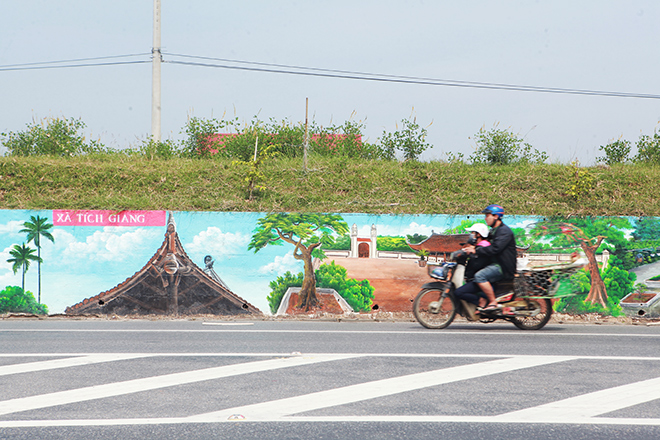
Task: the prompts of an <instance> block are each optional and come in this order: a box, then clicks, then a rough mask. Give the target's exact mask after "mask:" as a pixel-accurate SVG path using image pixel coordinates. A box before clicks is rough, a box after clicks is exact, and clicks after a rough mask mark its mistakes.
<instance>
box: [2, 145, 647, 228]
mask: <svg viewBox="0 0 660 440" xmlns="http://www.w3.org/2000/svg"><path fill="white" fill-rule="evenodd" d="M587 171H588V172H589V173H590V174H591V175H592V176H593V177H594V186H593V188H592V189H591V190H589V191H586V192H585V193H584V194H581V196H580V198H579V200H575V199H574V198H573V197H571V196H569V195H567V194H568V188H569V185H570V184H571V183H573V182H574V180H575V172H574V170H573V169H572V168H571V167H570V166H567V165H557V164H550V165H515V166H491V165H468V164H464V163H445V162H422V163H419V162H410V163H400V162H390V161H380V160H378V161H365V160H350V159H343V158H338V159H325V158H311V159H310V160H309V165H308V171H307V172H306V173H305V172H303V171H302V161H301V160H300V159H277V160H272V161H270V162H269V163H267V164H266V165H265V166H264V167H263V172H264V175H265V178H264V180H263V181H261V182H258V184H261V185H263V186H265V187H266V189H265V190H263V191H260V192H257V193H256V194H255V197H254V198H253V199H252V200H248V199H247V184H246V183H245V181H244V179H245V174H244V171H243V168H240V167H238V166H235V165H233V164H232V162H231V160H223V159H215V158H214V159H206V160H201V159H198V160H191V159H171V160H146V159H144V158H139V157H132V158H129V157H122V156H120V155H107V156H98V157H75V158H54V157H25V158H22V157H1V158H0V208H2V209H113V210H120V209H167V210H180V211H197V210H200V211H265V212H270V211H284V212H291V211H307V212H317V211H318V212H341V213H349V212H360V213H375V214H403V213H410V214H435V213H437V214H456V215H465V214H470V213H478V212H480V211H481V209H483V207H484V206H486V205H488V204H490V203H499V204H501V205H503V206H504V207H505V208H506V210H507V213H510V214H520V215H544V216H551V215H564V216H566V215H630V216H660V167H652V166H644V165H620V166H613V167H611V168H609V167H602V168H601V167H594V168H588V169H587Z"/></svg>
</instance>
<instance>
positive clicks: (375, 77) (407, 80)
mask: <svg viewBox="0 0 660 440" xmlns="http://www.w3.org/2000/svg"><path fill="white" fill-rule="evenodd" d="M168 55H171V56H184V55H175V54H168ZM185 57H189V58H200V59H211V60H212V58H208V57H193V56H185ZM215 60H217V61H225V62H234V63H241V64H253V65H256V66H271V67H274V68H262V67H244V66H232V65H227V64H209V63H195V62H186V61H165V62H167V63H170V64H180V65H188V66H198V67H212V68H220V69H233V70H246V71H252V72H265V73H281V74H289V75H303V76H317V77H325V78H341V79H353V80H363V81H378V82H392V83H403V84H418V85H432V86H444V87H463V88H476V89H491V90H512V91H519V92H543V93H559V94H570V95H590V96H610V97H620V98H645V99H660V95H652V94H645V93H627V92H610V91H602V90H583V89H563V88H556V87H537V86H525V85H515V84H498V83H478V82H470V81H456V80H443V79H433V78H419V77H408V76H396V75H386V74H372V73H362V72H352V71H341V70H333V69H319V68H307V67H299V66H286V65H280V64H268V63H256V62H248V61H236V60H226V59H225V60H223V59H220V58H218V59H215ZM287 69H288V70H287ZM291 69H294V70H291ZM297 69H300V70H297Z"/></svg>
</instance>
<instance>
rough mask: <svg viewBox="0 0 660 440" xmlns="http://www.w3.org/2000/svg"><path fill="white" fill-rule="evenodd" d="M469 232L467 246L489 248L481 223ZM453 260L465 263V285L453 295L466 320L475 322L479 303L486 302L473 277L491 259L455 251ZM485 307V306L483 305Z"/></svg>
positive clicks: (486, 230)
mask: <svg viewBox="0 0 660 440" xmlns="http://www.w3.org/2000/svg"><path fill="white" fill-rule="evenodd" d="M467 231H468V232H471V234H470V238H469V239H468V242H467V244H472V245H474V246H475V247H487V246H490V242H489V241H487V240H486V237H487V236H488V226H486V225H485V224H483V223H475V224H473V225H472V226H470V227H469V228H468V229H467ZM452 257H453V259H454V260H455V261H457V262H459V263H460V264H463V263H465V275H464V278H465V281H466V283H465V284H463V285H462V286H460V287H459V288H458V289H456V292H454V295H456V298H457V299H459V300H460V301H461V302H462V303H463V309H464V310H465V311H466V312H467V314H468V319H470V320H471V321H476V320H477V319H478V318H477V317H476V315H475V312H476V310H477V306H479V305H480V304H479V301H486V300H485V299H484V298H483V295H484V294H483V292H482V291H481V289H480V288H479V286H478V285H477V284H476V283H475V282H474V275H475V273H476V272H478V271H479V270H481V269H483V268H484V267H486V266H488V265H490V264H491V262H492V258H491V257H488V256H485V255H482V256H479V255H477V254H476V253H474V254H470V255H469V256H468V254H467V253H466V252H464V251H462V250H461V251H457V252H455V253H454V254H453V255H452ZM484 305H485V304H484Z"/></svg>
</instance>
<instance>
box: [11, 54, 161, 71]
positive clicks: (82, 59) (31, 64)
mask: <svg viewBox="0 0 660 440" xmlns="http://www.w3.org/2000/svg"><path fill="white" fill-rule="evenodd" d="M145 55H151V53H150V52H144V53H132V54H127V55H108V56H104V57H92V58H74V59H71V60H59V61H41V62H38V63H22V64H6V65H4V66H0V68H5V67H27V66H36V65H42V64H63V63H78V62H82V61H96V60H109V59H113V58H129V57H141V56H145Z"/></svg>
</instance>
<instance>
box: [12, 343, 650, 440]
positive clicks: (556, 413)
mask: <svg viewBox="0 0 660 440" xmlns="http://www.w3.org/2000/svg"><path fill="white" fill-rule="evenodd" d="M46 355H47V356H55V355H57V354H29V355H26V356H46ZM60 355H63V354H60ZM75 355H76V354H67V356H75ZM123 355H125V354H105V355H100V356H106V357H107V358H108V359H110V358H115V359H117V357H118V356H123ZM273 355H278V354H274V353H272V354H265V353H133V354H129V355H128V356H137V357H143V356H154V357H156V356H273ZM279 355H280V356H287V355H286V354H281V353H280V354H279ZM0 356H6V357H8V356H21V354H4V355H0ZM78 356H80V354H78ZM85 356H91V355H85ZM387 356H397V357H399V356H402V357H463V358H494V357H497V358H500V359H497V360H490V361H485V362H480V363H476V364H469V365H463V366H458V367H451V368H445V369H440V370H434V371H429V372H424V373H417V374H411V375H406V376H401V377H395V378H390V379H383V380H377V381H372V382H367V383H362V384H357V385H351V386H347V387H341V388H337V389H332V390H327V391H321V392H317V393H311V394H307V395H302V396H296V397H291V398H287V399H278V400H274V401H269V402H262V403H257V404H253V405H245V406H241V407H235V408H230V409H226V410H221V411H214V412H211V413H206V414H199V415H195V416H191V417H164V418H126V419H84V420H14V421H0V428H9V427H58V426H117V425H161V424H186V423H251V422H257V423H263V422H278V423H346V422H391V423H498V424H527V423H535V424H536V423H546V424H557V425H563V424H582V425H646V426H660V418H618V417H599V416H600V415H602V414H607V413H609V412H612V411H616V410H618V409H622V408H627V407H630V406H633V405H637V404H641V403H645V402H649V401H652V400H655V399H659V398H660V378H655V379H649V380H644V381H640V382H636V383H632V384H628V385H622V386H618V387H614V388H609V389H605V390H600V391H596V392H593V393H587V394H583V395H580V396H576V397H572V398H569V399H563V400H560V401H557V402H551V403H548V404H544V405H539V406H536V407H533V408H527V409H524V410H520V411H513V412H510V413H505V414H500V415H496V416H456V415H451V416H443V415H437V416H417V415H411V416H403V415H375V416H304V415H299V413H304V412H307V411H311V410H314V409H323V408H327V407H331V406H336V405H343V404H347V403H351V402H360V401H364V400H368V399H373V398H378V397H383V396H389V395H393V394H397V393H402V392H406V391H410V390H415V389H421V388H426V387H430V386H436V385H440V384H443V383H449V382H454V381H459V380H469V379H472V378H477V377H481V376H485V375H490V374H498V373H504V372H507V371H515V370H518V369H523V368H530V367H535V366H542V365H547V364H552V363H556V362H563V361H567V360H579V359H604V360H607V359H612V360H614V359H616V360H648V361H654V360H658V358H653V357H624V356H613V357H611V356H511V355H464V354H450V355H443V354H441V355H437V354H436V355H434V354H422V353H418V354H410V355H406V354H397V353H395V354H383V353H378V354H348V355H347V354H341V355H333V354H314V355H311V354H308V355H305V356H297V357H293V358H286V359H275V360H269V361H261V362H251V363H246V364H239V365H234V366H225V367H217V368H210V369H204V370H197V371H193V372H187V373H176V374H171V375H165V376H158V377H154V378H147V379H138V380H135V381H127V382H120V383H118V384H108V385H103V386H100V387H90V388H83V389H80V390H71V391H67V392H63V393H52V394H46V395H42V396H32V397H29V398H24V399H13V400H8V401H4V402H0V414H3V413H4V414H8V413H13V412H18V411H25V410H27V409H37V408H43V407H49V406H55V405H62V404H66V403H71V402H72V401H73V402H79V401H85V400H90V399H98V398H103V397H111V396H115V395H122V394H128V393H133V392H138V391H146V390H150V389H156V388H162V387H166V386H173V385H178V384H180V383H191V382H197V381H200V380H208V379H213V378H219V377H227V376H231V375H235V374H247V373H250V372H258V371H268V370H272V369H276V368H286V367H289V366H296V365H306V364H311V363H316V362H323V361H330V360H340V359H348V358H353V357H387ZM502 358H503V359H502ZM63 361H69V360H68V359H67V360H64V359H63ZM45 362H50V361H45ZM34 364H41V362H35V363H34ZM248 366H249V367H250V371H247V370H248V368H246V367H248ZM232 367H236V368H235V369H238V370H240V371H231V369H232ZM223 370H224V371H223ZM188 375H193V376H195V377H194V378H193V377H186V376H188ZM202 376H203V377H202ZM154 382H157V383H154ZM110 388H112V389H114V391H115V392H112V391H111V390H110ZM94 390H96V391H100V392H94ZM44 398H45V399H46V400H48V402H44V401H43V399H44ZM62 398H64V399H62ZM72 398H73V400H72V401H71V400H70V399H72ZM67 399H69V400H67ZM38 401H41V402H42V403H41V404H39V403H38ZM12 402H13V403H12ZM16 402H23V406H22V407H21V409H17V408H16V407H15V404H16ZM5 405H7V406H8V407H10V408H12V410H10V411H5V412H2V411H1V409H2V408H5V409H7V406H5ZM28 406H31V407H29V408H28ZM234 414H241V415H242V416H244V417H245V418H244V419H242V420H231V417H230V416H231V415H234ZM296 414H298V415H296Z"/></svg>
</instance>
